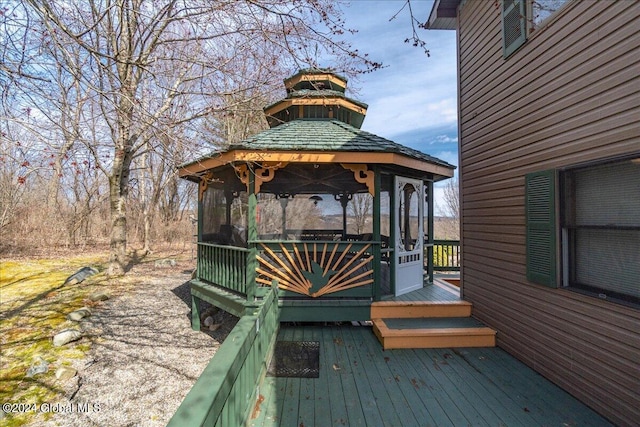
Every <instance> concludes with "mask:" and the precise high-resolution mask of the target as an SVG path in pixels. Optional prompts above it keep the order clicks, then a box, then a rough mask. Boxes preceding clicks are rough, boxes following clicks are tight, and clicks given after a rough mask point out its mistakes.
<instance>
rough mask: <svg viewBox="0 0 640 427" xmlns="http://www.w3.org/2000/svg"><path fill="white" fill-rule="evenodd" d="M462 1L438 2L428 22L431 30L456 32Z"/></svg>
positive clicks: (446, 0)
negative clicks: (459, 7)
mask: <svg viewBox="0 0 640 427" xmlns="http://www.w3.org/2000/svg"><path fill="white" fill-rule="evenodd" d="M460 3H461V0H436V1H435V3H434V4H433V8H432V9H431V13H430V14H429V19H428V20H427V29H429V30H455V29H456V28H457V26H458V6H459V5H460Z"/></svg>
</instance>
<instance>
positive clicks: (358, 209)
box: [348, 193, 373, 234]
mask: <svg viewBox="0 0 640 427" xmlns="http://www.w3.org/2000/svg"><path fill="white" fill-rule="evenodd" d="M348 206H349V213H350V214H351V215H352V217H353V220H354V223H355V224H354V225H355V227H356V234H361V233H364V231H365V229H366V225H367V221H368V220H371V218H372V217H371V215H373V196H371V194H369V193H358V194H354V195H353V199H351V202H350V203H349V205H348Z"/></svg>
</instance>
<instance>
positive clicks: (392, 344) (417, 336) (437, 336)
mask: <svg viewBox="0 0 640 427" xmlns="http://www.w3.org/2000/svg"><path fill="white" fill-rule="evenodd" d="M373 332H374V333H375V335H376V336H377V337H378V340H379V341H380V343H381V344H382V347H383V348H384V349H385V350H389V349H402V348H461V347H495V345H496V332H495V331H494V330H493V329H491V328H487V327H479V328H438V329H389V328H388V327H387V326H386V324H385V323H384V320H382V319H374V320H373Z"/></svg>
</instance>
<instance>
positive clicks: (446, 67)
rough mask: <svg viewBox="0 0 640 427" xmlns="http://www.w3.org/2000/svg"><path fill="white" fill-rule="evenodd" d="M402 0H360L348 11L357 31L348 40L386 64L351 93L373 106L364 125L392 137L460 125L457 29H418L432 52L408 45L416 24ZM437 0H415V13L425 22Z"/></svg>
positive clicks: (348, 19)
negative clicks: (402, 8)
mask: <svg viewBox="0 0 640 427" xmlns="http://www.w3.org/2000/svg"><path fill="white" fill-rule="evenodd" d="M403 4H404V2H400V1H371V0H359V1H354V2H352V3H351V7H350V8H346V9H345V15H344V18H345V20H346V24H347V26H348V27H351V28H354V29H356V30H358V33H357V34H355V35H354V36H352V37H349V40H350V41H351V42H352V43H353V46H354V47H355V48H357V49H359V50H360V51H361V52H366V53H368V54H369V55H370V57H371V58H372V59H374V60H376V61H382V62H383V63H384V64H385V65H386V68H384V69H382V70H378V71H375V72H373V73H370V74H366V75H363V76H361V77H360V78H359V79H358V81H357V82H350V83H349V84H350V87H356V88H357V91H356V92H354V93H351V94H350V95H351V96H352V97H354V98H356V99H358V100H360V101H362V102H365V103H367V104H369V109H368V112H367V118H366V119H365V121H364V125H363V129H365V130H367V131H369V132H373V133H375V134H378V135H381V136H384V137H387V138H392V137H393V136H395V135H398V134H401V133H405V132H410V131H413V130H415V129H422V128H424V129H428V128H435V127H441V126H443V125H446V124H455V123H457V93H456V91H457V85H456V56H455V55H456V47H455V32H454V31H426V30H421V29H418V30H417V31H419V35H420V37H421V38H422V39H423V40H425V41H426V42H427V48H428V49H429V51H430V54H431V56H430V57H427V55H425V54H424V52H423V51H422V50H421V49H420V48H416V47H413V46H411V45H410V44H407V43H404V40H405V39H406V38H407V37H410V36H411V31H412V30H411V23H410V20H409V15H408V12H407V11H406V10H405V11H403V12H401V13H400V15H398V17H396V18H395V19H394V20H392V21H390V22H389V19H390V18H391V17H392V16H393V15H394V14H395V13H396V12H398V10H399V9H400V8H401V7H402V5H403ZM432 4H433V2H432V1H414V2H413V3H412V7H413V10H414V16H415V17H416V18H417V19H419V20H422V21H424V20H426V19H427V18H428V15H429V12H430V11H431V6H432Z"/></svg>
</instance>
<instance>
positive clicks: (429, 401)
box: [385, 350, 464, 427]
mask: <svg viewBox="0 0 640 427" xmlns="http://www.w3.org/2000/svg"><path fill="white" fill-rule="evenodd" d="M385 354H389V358H390V359H392V360H395V361H397V362H398V366H399V367H400V368H401V371H400V372H402V373H404V377H405V378H406V380H407V381H408V382H409V383H410V384H411V387H412V388H413V389H414V393H415V395H416V396H417V397H418V398H419V399H420V401H421V402H422V405H423V406H424V409H425V410H426V411H427V412H428V413H429V416H430V418H431V419H433V424H432V425H434V426H437V427H440V426H454V424H453V422H452V421H451V419H450V416H452V417H453V418H459V419H461V420H463V419H464V416H463V415H462V413H461V412H460V411H459V410H458V409H457V407H455V406H453V408H455V410H456V411H458V413H459V415H455V414H452V412H451V411H450V412H447V411H445V409H444V408H445V407H447V405H448V404H449V403H450V401H443V399H447V398H446V397H445V396H444V393H438V391H439V390H440V389H439V388H438V387H434V386H433V385H432V384H429V383H428V382H427V381H429V379H428V378H426V376H425V373H424V372H421V371H419V370H417V369H416V366H415V365H416V364H415V360H413V359H412V358H410V357H408V356H409V355H410V354H411V353H410V352H409V351H407V350H387V351H385ZM447 400H448V399H447ZM427 425H429V424H427Z"/></svg>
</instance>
